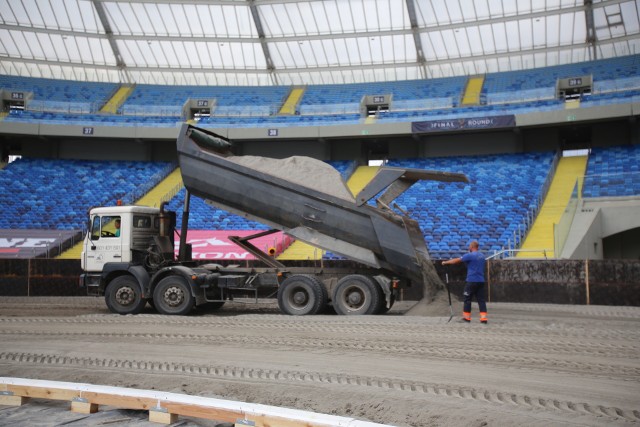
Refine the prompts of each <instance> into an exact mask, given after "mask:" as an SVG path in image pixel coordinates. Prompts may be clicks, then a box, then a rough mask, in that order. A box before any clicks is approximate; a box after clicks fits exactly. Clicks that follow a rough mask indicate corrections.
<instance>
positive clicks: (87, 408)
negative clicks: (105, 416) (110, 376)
mask: <svg viewBox="0 0 640 427" xmlns="http://www.w3.org/2000/svg"><path fill="white" fill-rule="evenodd" d="M71 412H77V413H78V414H95V413H96V412H98V405H96V404H95V403H89V402H78V401H76V400H72V401H71Z"/></svg>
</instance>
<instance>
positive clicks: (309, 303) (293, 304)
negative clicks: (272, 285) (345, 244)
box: [278, 274, 328, 316]
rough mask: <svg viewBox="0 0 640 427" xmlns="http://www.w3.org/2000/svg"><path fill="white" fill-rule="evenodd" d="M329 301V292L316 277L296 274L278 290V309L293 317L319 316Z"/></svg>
mask: <svg viewBox="0 0 640 427" xmlns="http://www.w3.org/2000/svg"><path fill="white" fill-rule="evenodd" d="M327 300H328V296H327V290H326V289H325V287H324V285H323V284H322V283H321V282H320V280H318V279H317V278H316V277H314V276H309V275H305V274H294V275H293V276H290V277H287V278H286V279H285V280H284V282H282V284H281V285H280V287H279V288H278V307H280V311H282V312H283V313H285V314H289V315H292V316H304V315H306V314H318V313H320V312H321V311H322V310H323V309H324V307H325V306H326V305H327Z"/></svg>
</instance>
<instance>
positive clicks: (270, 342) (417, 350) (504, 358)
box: [0, 330, 640, 381]
mask: <svg viewBox="0 0 640 427" xmlns="http://www.w3.org/2000/svg"><path fill="white" fill-rule="evenodd" d="M2 334H6V335H20V336H28V335H35V336H39V335H46V336H49V337H52V336H62V337H66V338H70V337H86V336H94V337H95V336H97V337H101V338H119V339H123V338H126V339H135V340H137V341H139V340H140V339H141V338H144V339H147V340H157V341H159V342H162V343H168V342H210V341H211V339H212V336H211V335H200V334H167V333H158V334H151V333H131V332H122V333H117V332H49V331H16V330H14V331H0V335H2ZM215 339H216V342H217V343H234V344H243V345H245V344H259V345H260V347H261V348H264V347H266V346H270V347H271V348H278V349H282V348H313V347H318V348H321V349H325V348H331V349H339V350H353V351H357V352H359V353H361V352H366V351H368V352H374V353H381V354H387V355H398V356H402V355H407V354H411V355H421V356H427V357H432V358H439V359H447V360H450V359H451V358H455V356H452V352H450V351H447V350H446V349H441V348H437V347H428V346H424V347H423V346H420V347H412V346H406V345H398V346H391V345H388V344H386V343H385V344H382V345H378V344H375V343H367V344H363V343H354V342H352V341H350V340H346V341H336V340H335V339H332V340H321V339H317V338H314V339H309V340H301V339H300V338H298V337H296V338H291V339H286V338H271V337H268V336H267V337H256V336H238V335H234V336H221V337H215ZM512 348H513V346H507V347H505V350H504V351H509V350H511V349H512ZM495 350H499V349H496V348H492V352H491V353H477V354H472V355H469V354H465V355H464V357H461V358H460V359H461V360H465V361H469V360H472V361H475V362H490V363H501V364H505V365H509V366H513V367H516V368H520V367H523V366H526V367H528V368H529V369H530V367H535V369H537V370H541V371H549V370H550V371H561V372H567V371H569V372H580V373H581V374H585V373H588V374H590V375H592V376H595V377H609V378H610V377H612V376H615V377H616V378H621V379H623V380H625V381H636V380H638V379H639V378H640V368H636V367H630V366H621V365H610V364H601V363H593V362H577V361H574V360H562V359H553V358H544V357H531V356H520V355H517V354H499V353H496V352H495ZM520 350H522V349H520ZM544 354H548V353H544Z"/></svg>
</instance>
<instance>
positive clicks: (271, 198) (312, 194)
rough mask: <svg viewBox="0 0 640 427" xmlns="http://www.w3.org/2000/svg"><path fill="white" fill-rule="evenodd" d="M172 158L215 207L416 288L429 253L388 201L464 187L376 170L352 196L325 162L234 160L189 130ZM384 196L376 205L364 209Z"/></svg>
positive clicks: (442, 177) (448, 177)
mask: <svg viewBox="0 0 640 427" xmlns="http://www.w3.org/2000/svg"><path fill="white" fill-rule="evenodd" d="M178 157H179V163H180V167H181V170H182V176H183V181H184V184H185V187H186V188H187V189H188V190H189V191H190V192H191V193H193V194H195V195H197V196H199V197H202V198H204V199H207V200H209V201H210V202H211V203H212V204H214V205H215V206H217V207H219V208H221V209H225V210H228V211H230V212H233V213H235V214H237V215H240V216H243V217H245V218H248V219H251V220H255V221H258V222H261V223H264V224H267V225H269V226H270V227H273V228H274V229H278V230H282V231H284V232H285V233H287V234H289V235H291V236H293V237H295V238H296V239H299V240H302V241H304V242H306V243H309V244H311V245H313V246H317V247H319V248H322V249H324V250H328V251H331V252H334V253H337V254H340V255H342V256H344V257H346V258H349V259H351V260H354V261H357V262H360V263H362V264H365V265H367V266H369V267H373V268H376V269H381V270H384V271H386V272H389V273H392V275H394V276H395V275H398V276H400V277H402V278H407V279H409V280H411V281H412V282H414V283H422V282H424V281H425V271H424V268H423V265H424V263H425V262H428V263H430V261H429V255H428V251H427V248H426V245H425V242H424V238H423V235H422V232H421V231H420V227H419V225H418V223H417V222H416V221H415V220H413V219H412V218H410V217H408V216H407V215H405V214H404V213H402V212H400V213H398V212H396V211H394V210H392V209H391V208H390V206H391V205H392V202H393V200H395V198H397V197H398V196H400V195H401V194H402V193H403V192H404V191H406V190H407V189H408V188H409V187H411V185H412V184H414V183H415V182H416V181H418V180H421V179H431V180H439V181H448V182H468V180H467V178H466V177H465V176H464V175H462V174H457V173H447V172H438V171H425V170H420V169H405V168H390V167H382V168H381V169H380V171H379V172H378V173H377V175H376V176H375V177H374V179H373V180H372V181H371V182H370V183H369V184H368V185H367V186H366V187H365V188H364V189H363V190H362V191H361V192H360V193H359V194H358V195H357V196H356V197H355V198H353V197H352V196H351V194H350V193H349V191H348V190H347V189H346V187H345V185H344V182H343V181H342V179H341V177H340V176H339V174H338V173H337V172H336V171H335V170H333V168H331V167H329V166H327V165H326V164H325V163H324V162H321V161H319V160H314V159H310V158H303V157H293V158H289V159H284V160H277V159H269V158H263V157H261V158H256V157H250V158H248V157H247V156H235V155H234V154H233V144H232V143H231V141H229V140H227V139H225V138H223V137H221V136H219V135H216V134H215V133H213V132H210V131H207V130H205V129H200V128H196V127H193V126H190V125H184V126H183V128H182V130H181V132H180V136H179V139H178ZM382 191H384V193H383V194H382V195H381V196H380V197H378V199H377V206H372V205H370V204H367V202H368V201H369V200H371V199H373V198H374V197H375V196H376V195H378V194H380V192H382Z"/></svg>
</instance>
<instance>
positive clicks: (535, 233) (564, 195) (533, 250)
mask: <svg viewBox="0 0 640 427" xmlns="http://www.w3.org/2000/svg"><path fill="white" fill-rule="evenodd" d="M587 159H588V157H587V156H576V157H562V158H561V159H560V161H559V162H558V168H557V169H556V173H555V175H554V177H553V181H552V182H551V186H550V187H549V192H548V193H547V197H546V198H545V200H544V203H543V205H542V208H541V209H540V212H539V213H538V216H537V217H536V220H535V222H534V223H533V226H532V227H531V230H529V234H528V235H527V237H526V239H525V241H524V243H523V244H522V246H521V247H520V249H521V250H522V252H519V253H518V258H545V255H546V258H554V257H555V254H554V249H553V226H554V224H557V223H558V222H559V221H560V218H561V217H562V214H563V212H564V210H565V208H566V207H567V203H568V202H569V198H570V197H571V192H572V191H573V188H574V186H575V184H576V180H577V179H578V178H579V177H581V176H584V174H585V170H586V167H587ZM543 249H544V250H546V253H545V252H544V251H542V250H543ZM538 250H539V251H538Z"/></svg>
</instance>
